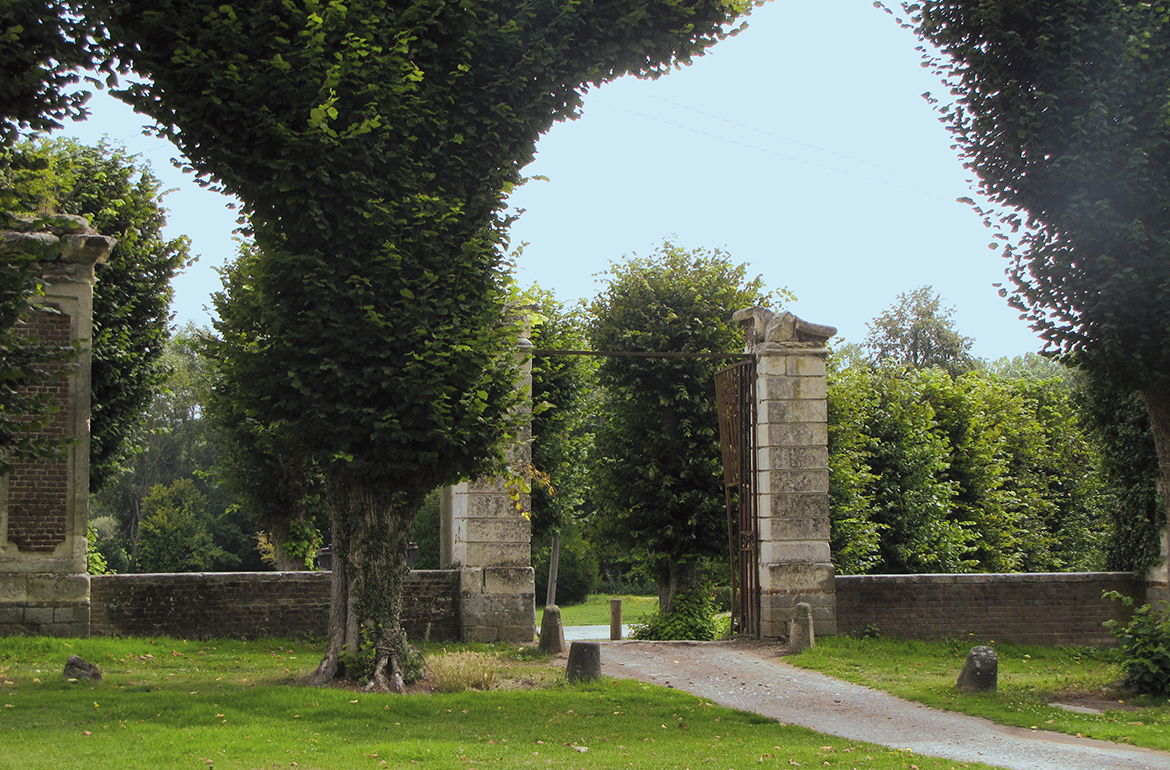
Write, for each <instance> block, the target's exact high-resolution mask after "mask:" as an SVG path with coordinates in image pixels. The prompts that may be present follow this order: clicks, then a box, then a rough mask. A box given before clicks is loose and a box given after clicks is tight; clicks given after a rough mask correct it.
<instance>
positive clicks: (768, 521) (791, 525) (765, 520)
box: [757, 516, 830, 541]
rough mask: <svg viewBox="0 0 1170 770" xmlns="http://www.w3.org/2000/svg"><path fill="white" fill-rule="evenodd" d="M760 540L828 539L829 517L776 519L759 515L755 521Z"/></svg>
mask: <svg viewBox="0 0 1170 770" xmlns="http://www.w3.org/2000/svg"><path fill="white" fill-rule="evenodd" d="M757 527H758V532H759V537H760V540H768V541H775V540H825V541H827V540H828V539H829V531H830V523H829V518H828V517H827V516H825V517H817V518H813V519H778V518H775V517H770V516H768V517H760V519H759V520H758V521H757Z"/></svg>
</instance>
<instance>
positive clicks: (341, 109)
mask: <svg viewBox="0 0 1170 770" xmlns="http://www.w3.org/2000/svg"><path fill="white" fill-rule="evenodd" d="M746 10H747V4H746V3H741V2H738V0H685V1H684V2H673V1H671V2H666V1H665V0H641V1H640V2H634V3H630V2H628V1H627V0H623V2H616V1H614V0H603V1H601V2H593V3H578V2H575V0H548V1H547V2H538V3H527V4H519V5H517V4H516V3H513V2H501V1H500V0H489V2H477V3H470V2H460V3H450V2H435V1H434V0H421V1H418V2H408V3H399V4H389V3H385V2H382V1H380V0H355V1H354V2H348V3H342V2H340V1H339V0H328V1H327V2H316V0H314V2H310V3H306V4H303V5H297V4H294V3H288V2H282V1H280V0H262V1H261V2H254V3H247V4H231V3H229V4H226V5H225V4H223V3H222V2H220V1H219V0H216V1H215V2H210V1H209V0H196V2H185V3H177V2H173V1H172V0H163V2H161V3H159V2H156V1H155V0H150V2H147V1H146V0H120V1H119V2H115V3H111V4H108V5H105V6H102V8H101V11H102V13H101V21H102V22H103V23H104V24H105V25H106V27H107V28H108V30H109V32H110V37H111V39H112V40H113V41H114V42H113V44H112V47H111V50H112V53H113V54H114V55H116V56H117V57H118V58H119V59H120V61H121V62H123V63H124V65H125V66H127V67H132V68H133V69H134V70H135V71H137V72H138V73H140V74H141V75H143V76H144V77H145V80H143V81H142V82H139V83H135V84H132V85H130V86H128V87H127V88H125V89H124V90H123V91H121V92H120V95H121V97H122V98H124V99H126V100H127V101H129V102H130V103H132V104H133V105H134V106H135V107H136V108H137V109H139V110H141V111H143V112H144V113H146V114H148V115H150V116H151V117H154V118H155V119H156V120H158V121H159V122H160V124H161V126H162V128H161V133H163V134H164V135H166V136H167V137H168V138H171V139H172V140H174V141H175V142H176V143H177V145H178V146H179V147H180V148H181V149H182V150H183V152H184V153H185V154H186V156H187V158H189V159H190V161H191V163H192V165H193V167H194V168H195V169H196V170H197V171H198V172H199V173H200V174H202V175H205V176H206V177H208V178H209V179H210V180H212V181H213V183H214V184H217V185H219V186H221V187H222V188H223V189H225V190H227V191H229V192H232V193H235V194H237V195H238V196H239V197H240V199H241V200H242V201H243V202H244V207H245V213H246V214H247V216H248V217H249V219H250V223H251V227H252V229H253V232H254V235H255V243H256V246H257V249H258V253H259V255H260V256H259V259H258V265H257V269H256V271H255V287H254V294H253V296H254V297H255V298H256V302H255V304H254V307H255V312H256V313H257V314H258V319H257V322H256V323H255V324H254V325H253V326H251V327H250V328H254V329H256V330H258V332H257V334H256V336H255V337H253V338H250V339H248V340H247V341H246V343H245V349H246V350H247V351H248V354H247V355H246V356H242V357H240V358H239V359H238V360H237V365H236V366H234V367H233V369H232V378H233V379H232V387H234V388H236V389H237V391H238V392H239V394H240V396H239V399H240V402H239V404H238V406H237V408H236V409H235V411H236V412H238V413H243V414H248V415H249V416H250V417H252V418H254V419H255V420H256V421H257V422H258V424H259V425H260V426H262V429H263V430H276V431H279V435H280V436H281V438H282V441H284V442H286V443H285V445H286V446H288V447H290V449H291V451H295V452H298V453H304V454H305V455H307V456H308V457H310V458H312V459H313V460H315V461H316V462H318V463H321V465H322V470H323V472H324V474H325V479H326V484H327V489H328V494H329V502H330V504H331V506H332V508H333V512H334V526H333V537H334V545H335V550H336V553H337V554H338V557H337V558H339V559H340V560H341V561H342V562H348V560H349V559H350V557H351V553H350V548H351V547H352V548H353V549H354V550H353V552H352V556H353V561H354V563H360V564H361V565H362V566H361V570H360V572H359V573H358V574H356V575H355V576H354V582H353V589H354V592H355V598H356V601H357V607H358V612H359V614H361V616H362V617H366V618H370V619H372V620H373V621H374V622H375V623H376V624H379V625H381V626H382V627H383V631H384V633H385V636H382V635H380V634H376V636H379V641H378V649H379V655H380V656H384V655H386V654H389V655H390V657H391V658H393V657H395V656H396V655H397V656H399V657H401V653H402V652H403V651H404V650H405V646H404V643H403V642H402V641H401V634H400V633H399V631H398V629H397V623H398V620H397V612H398V611H399V604H400V599H401V597H400V592H401V578H402V574H403V562H404V553H403V549H404V547H405V535H406V531H407V528H408V527H409V525H410V522H411V520H412V519H413V517H414V514H415V512H416V511H417V509H418V507H419V506H420V505H421V503H422V501H423V499H424V497H425V495H426V494H427V493H428V492H429V491H430V490H432V489H433V488H435V487H437V486H440V485H443V484H448V483H451V482H455V481H458V480H459V479H462V478H467V477H471V476H475V475H479V474H482V473H485V472H488V471H491V470H493V469H495V468H498V467H499V466H500V464H501V462H502V460H503V455H502V451H501V441H500V440H501V437H502V436H503V434H505V433H506V432H507V430H508V429H509V425H510V423H511V422H512V420H511V417H510V415H511V414H512V410H513V406H514V405H515V403H516V398H517V397H516V389H515V387H514V382H515V379H516V366H515V357H514V355H513V354H512V351H511V350H510V347H511V343H512V341H513V339H514V335H513V331H514V330H513V329H511V328H509V326H508V325H507V324H505V323H503V322H502V309H503V302H504V291H503V285H502V283H503V282H502V280H501V270H500V268H501V263H502V254H503V251H504V249H503V246H504V243H505V241H506V238H505V229H506V227H507V224H508V221H507V218H506V217H505V216H504V215H503V213H502V212H503V208H504V200H503V197H504V195H505V193H506V191H507V190H508V189H510V188H511V187H512V186H514V185H515V184H517V183H518V182H519V181H520V174H519V172H520V169H521V168H522V167H523V166H524V165H525V164H526V163H528V162H529V161H530V160H531V159H532V157H533V153H534V147H535V142H536V139H537V138H538V137H539V135H540V134H541V133H542V132H544V131H546V130H547V129H548V128H549V127H550V126H551V125H552V123H553V121H555V120H558V119H565V118H569V117H573V116H574V115H575V114H576V112H577V110H578V108H579V106H580V103H581V92H582V90H583V89H584V88H586V87H587V84H594V85H599V84H601V83H602V82H605V81H608V80H611V79H613V78H615V77H618V76H620V75H622V74H626V73H631V72H632V73H635V74H640V75H646V76H651V77H654V76H657V75H659V74H661V73H662V72H664V71H666V70H667V69H668V68H669V67H670V66H672V65H675V64H681V63H685V62H687V61H689V59H690V57H692V56H695V55H698V54H700V53H702V52H703V51H704V50H705V49H706V48H707V47H708V46H710V45H712V44H713V43H715V42H716V41H717V40H718V39H720V38H721V37H724V36H725V35H726V34H728V32H729V31H730V27H731V26H732V24H733V23H734V22H735V20H736V18H737V17H738V16H739V15H740V14H742V13H743V12H745V11H746ZM231 332H232V330H230V329H224V330H221V333H222V334H224V335H226V334H228V333H231ZM396 651H397V652H396ZM380 660H381V661H382V662H380V663H379V664H378V665H377V666H376V671H375V682H376V684H377V685H378V686H379V687H383V686H386V685H385V682H384V680H383V679H382V678H381V674H380V673H378V672H379V671H380V670H381V668H382V665H383V664H384V663H385V660H384V658H380Z"/></svg>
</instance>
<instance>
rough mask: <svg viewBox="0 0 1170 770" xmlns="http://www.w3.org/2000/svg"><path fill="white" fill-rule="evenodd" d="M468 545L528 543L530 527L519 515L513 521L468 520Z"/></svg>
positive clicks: (530, 535)
mask: <svg viewBox="0 0 1170 770" xmlns="http://www.w3.org/2000/svg"><path fill="white" fill-rule="evenodd" d="M466 537H467V542H468V543H528V542H529V541H530V540H531V538H532V525H531V524H529V523H528V521H527V520H525V519H523V518H521V517H520V515H519V514H517V515H516V517H515V518H513V519H503V518H501V519H469V520H468V521H467V536H466Z"/></svg>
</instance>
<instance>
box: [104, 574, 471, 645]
mask: <svg viewBox="0 0 1170 770" xmlns="http://www.w3.org/2000/svg"><path fill="white" fill-rule="evenodd" d="M329 577H330V573H329V572H217V573H210V572H209V573H177V574H142V575H94V576H93V577H92V578H91V579H90V620H89V629H90V634H91V635H93V636H172V637H176V638H179V639H204V638H208V637H237V638H243V639H252V638H256V637H261V636H289V637H301V636H306V635H313V636H322V637H323V636H325V633H326V630H327V627H328V624H329ZM459 580H460V574H459V572H458V571H454V570H415V571H414V572H411V573H410V577H409V578H408V579H407V582H406V589H405V604H404V607H403V625H404V626H405V628H406V633H407V636H408V637H409V638H410V639H417V640H421V639H423V638H424V637H426V636H427V635H428V633H429V637H430V639H432V640H434V641H455V640H458V639H459V623H460V618H459V590H460V584H459Z"/></svg>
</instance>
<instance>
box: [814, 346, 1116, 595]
mask: <svg viewBox="0 0 1170 770" xmlns="http://www.w3.org/2000/svg"><path fill="white" fill-rule="evenodd" d="M1033 368H1034V367H1028V366H1026V365H1017V366H1015V367H1014V371H1015V372H1016V373H1017V376H1003V375H1000V374H997V373H995V372H993V371H988V370H986V369H977V370H974V371H971V372H968V373H967V374H964V375H962V376H960V377H957V378H953V377H951V375H950V374H948V373H947V372H946V371H944V370H942V369H938V368H927V369H922V370H917V369H902V368H892V367H888V366H887V367H876V368H875V367H873V366H872V365H870V364H868V363H867V362H865V361H864V360H862V359H861V358H860V356H859V355H857V351H856V349H851V348H848V347H847V348H845V349H843V350H841V351H837V352H835V353H834V355H833V356H832V357H831V359H830V369H829V390H828V406H829V467H830V479H831V480H830V506H831V520H832V530H831V533H832V534H831V545H832V551H833V559H834V565H835V566H836V568H837V569H838V571H840V572H842V573H855V574H860V573H916V572H1050V571H1084V570H1092V569H1100V568H1101V567H1102V566H1104V556H1105V551H1106V549H1107V548H1108V547H1110V545H1109V535H1110V533H1111V531H1112V530H1111V527H1110V523H1111V521H1110V520H1111V513H1112V511H1113V510H1114V508H1113V505H1112V501H1113V496H1112V495H1110V494H1109V481H1108V475H1107V472H1106V469H1105V468H1104V467H1103V463H1102V454H1103V453H1102V449H1101V445H1100V444H1099V443H1098V442H1097V441H1096V440H1095V439H1094V437H1093V436H1092V435H1091V434H1090V433H1088V432H1087V430H1086V428H1085V427H1084V425H1083V415H1082V411H1081V407H1080V399H1079V397H1078V395H1077V392H1076V390H1075V389H1074V388H1073V387H1070V386H1069V385H1068V384H1067V382H1066V377H1046V378H1045V377H1036V376H1033V375H1032V374H1031V373H1030V372H1031V370H1032V369H1033ZM1009 369H1010V367H1009ZM1044 373H1045V374H1050V373H1052V372H1050V371H1049V370H1047V369H1046V370H1044ZM1067 374H1068V373H1066V375H1067ZM1068 378H1070V379H1072V380H1075V379H1076V378H1071V375H1069V376H1068Z"/></svg>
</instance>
